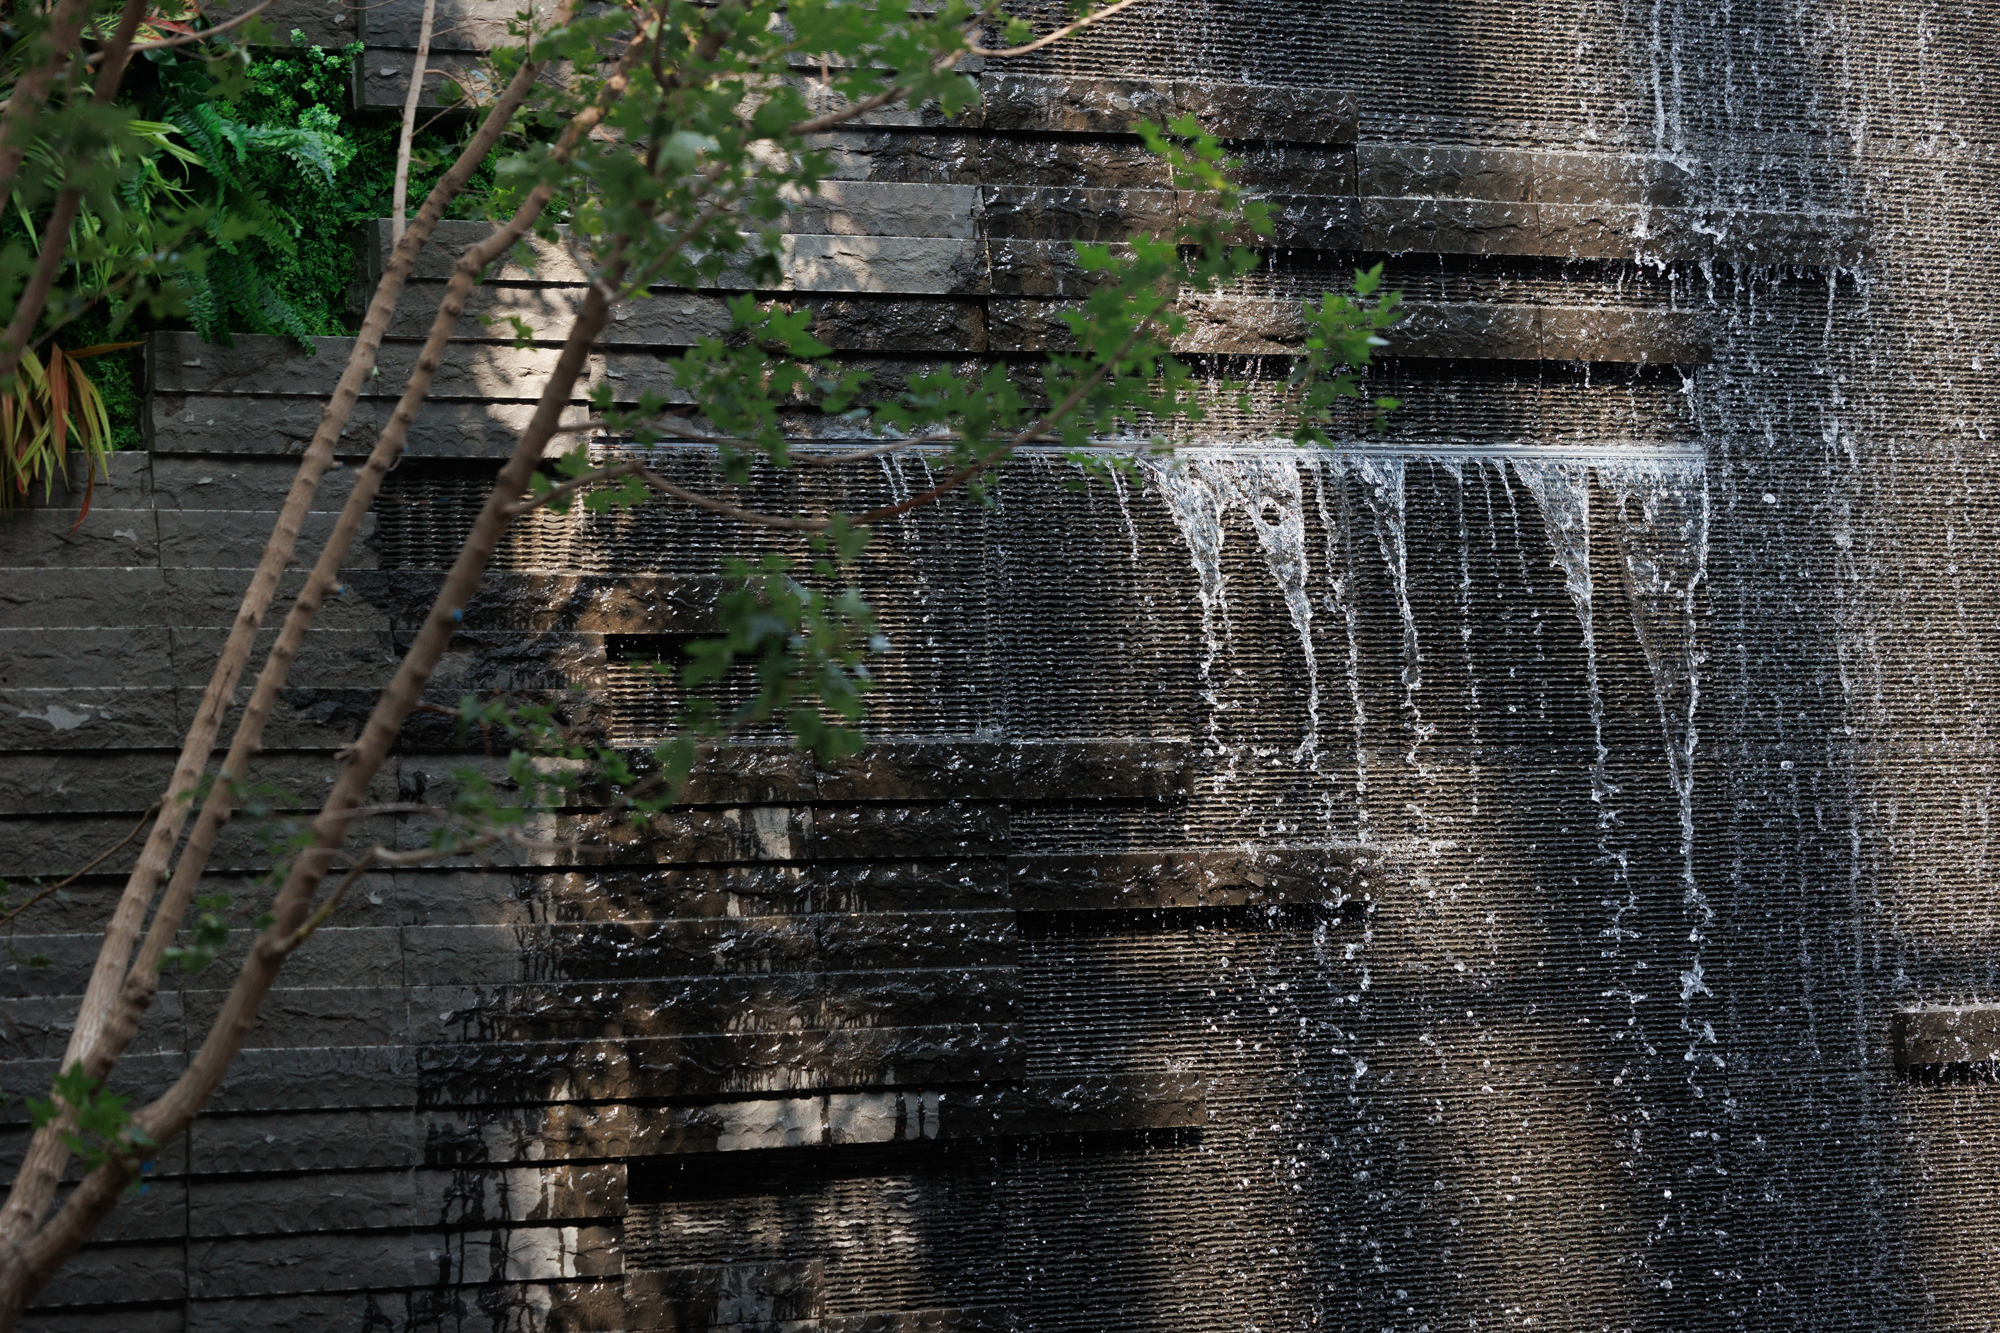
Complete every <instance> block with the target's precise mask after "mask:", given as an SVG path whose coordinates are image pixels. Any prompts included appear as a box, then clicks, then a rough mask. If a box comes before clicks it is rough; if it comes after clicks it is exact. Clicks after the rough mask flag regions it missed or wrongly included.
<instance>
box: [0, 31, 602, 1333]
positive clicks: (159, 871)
mask: <svg viewBox="0 0 2000 1333" xmlns="http://www.w3.org/2000/svg"><path fill="white" fill-rule="evenodd" d="M573 3H574V0H568V2H566V3H565V4H563V5H562V6H561V7H560V8H559V9H558V10H557V12H556V15H555V22H556V24H558V25H560V24H563V23H566V22H568V19H569V14H570V11H571V9H572V7H573ZM545 65H546V62H537V61H529V62H525V63H524V64H523V65H522V66H521V68H520V69H519V70H517V71H516V72H515V75H514V78H513V79H512V80H511V81H510V82H509V83H508V85H507V88H506V90H505V91H504V92H503V93H502V94H501V96H500V98H499V100H498V101H497V102H496V103H495V104H494V105H493V107H492V109H491V110H490V111H489V112H488V113H487V116H486V119H485V120H484V121H483V122H482V123H481V125H480V127H479V130H478V132H477V133H476V134H474V136H473V138H472V141H471V142H470V143H468V144H467V145H466V148H465V151H464V152H463V153H461V154H460V155H459V159H458V161H457V162H455V163H453V165H452V167H451V170H449V171H447V172H446V173H445V175H444V177H443V178H442V179H441V180H439V181H438V183H437V185H436V187H435V188H433V189H432V191H431V193H430V196H429V197H428V198H427V199H425V201H424V206H423V208H422V209H421V210H419V211H418V213H417V216H416V217H415V219H413V220H412V223H411V226H410V229H409V231H407V232H406V233H405V234H404V236H403V239H402V241H401V242H400V243H399V244H398V245H397V246H396V248H395V251H394V253H393V254H392V255H391V257H390V261H389V264H388V266H387V271H385V272H384V273H383V275H382V280H381V282H380V283H378V284H377V285H376V289H375V297H374V299H373V301H372V302H371V303H370V305H369V307H368V314H367V317H366V318H365V319H364V320H363V321H362V325H361V331H360V333H359V334H358V335H357V336H356V338H355V344H354V350H353V352H352V354H351V355H350V356H349V357H348V361H347V367H346V369H345V370H344V371H343V372H342V373H341V377H340V383H339V385H338V386H337V387H336V388H335V390H334V393H333V397H332V399H331V401H329V402H328V404H327V406H326V410H325V411H324V412H323V413H322V414H321V417H320V424H319V429H318V430H317V431H316V432H315V433H314V435H313V439H312V443H311V444H310V445H308V446H307V448H306V451H305V456H304V457H303V458H302V459H300V461H299V471H298V475H297V476H296V477H295V478H294V479H293V482H292V487H291V490H290V492H289V493H288V494H287V495H286V496H285V503H284V506H283V508H282V509H281V510H280V511H279V514H278V521H277V523H276V525H275V526H274V527H273V529H272V532H271V536H270V539H269V541H268V542H267V543H266V544H265V547H264V554H263V556H262V558H261V559H260V560H259V562H258V566H257V570H256V573H255V574H254V575H253V576H252V578H251V581H250V587H249V589H248V590H247V591H246V592H245V593H244V595H243V603H242V605H241V606H240V607H239V608H238V610H237V613H236V621H235V624H234V625H233V626H232V627H231V629H230V634H229V641H228V642H227V643H226V644H225V645H224V647H223V650H222V655H221V657H220V658H218V659H217V661H216V664H215V672H214V674H213V676H212V677H211V678H210V680H209V684H208V689H207V691H206V692H205V693H204V694H203V696H202V701H201V707H200V709H199V711H198V712H197V713H196V716H195V722H194V725H193V727H191V728H190V729H189V731H188V735H187V739H186V741H185V742H184V743H183V745H182V747H181V753H180V758H179V761H178V762H177V763H176V765H175V767H174V773H173V777H172V779H171V780H170V782H169V785H168V787H167V791H166V794H165V796H164V797H162V799H161V803H160V814H159V817H158V819H157V820H156V821H155V822H154V824H153V829H152V833H151V834H150V836H148V838H147V839H146V844H145V846H144V847H143V848H142V849H141V851H140V853H139V860H138V863H137V864H136V865H135V866H134V867H133V868H132V873H131V875H130V877H129V878H128V879H127V881H126V885H125V889H124V892H123V893H122V894H121V896H120V898H119V901H118V905H117V907H116V908H115V909H114V911H113V913H112V917H111V921H110V924H109V925H107V926H106V928H105V938H104V944H103V945H102V946H101V948H100V949H99V951H98V955H97V962H96V965H95V967H94V968H93V969H92V971H91V976H90V982H89V984H88V986H87V987H86V989H85V991H84V998H83V1001H82V1003H81V1004H80V1005H79V1007H78V1009H77V1018H76V1026H75V1027H74V1028H73V1029H72V1030H71V1032H70V1040H69V1045H68V1048H67V1049H66V1050H65V1052H64V1054H63V1062H62V1067H63V1068H65V1069H67V1068H69V1067H70V1066H71V1065H73V1064H75V1063H77V1062H78V1061H80V1060H82V1059H83V1058H84V1056H85V1055H86V1054H87V1053H89V1052H90V1051H91V1050H92V1049H93V1048H94V1047H95V1046H96V1045H97V1044H98V1040H99V1038H100V1037H101V1036H102V1034H103V1030H104V1027H105V1025H106V1024H107V1022H109V1020H110V1018H111V1016H112V1013H113V1011H114V1009H115V1007H116V1006H117V1002H118V997H119V994H120V993H121V991H122V990H123V988H124V983H125V975H126V972H127V968H128V963H129V961H130V959H131V956H132V948H133V945H134V944H135V943H137V941H138V938H139V929H140V927H141V926H142V925H143V924H144V923H145V919H146V913H147V909H148V908H149V907H150V906H151V905H152V902H153V898H154V895H155V894H156V893H157V892H158V890H159V887H160V883H161V881H162V880H164V879H165V878H166V875H167V869H168V865H169V856H170V855H171V853H172V851H173V848H174V844H175V843H176V842H177V841H179V838H180V833H181V829H182V827H183V826H184V824H185V823H186V820H187V816H188V812H189V808H190V806H191V805H192V799H191V798H192V795H193V793H194V791H195V789H196V787H197V785H198V784H199V782H200V780H201V775H202V771H203V770H204V769H205V768H206V767H207V765H208V758H209V754H210V752H211V751H212V750H213V749H214V747H215V740H216V736H217V734H218V733H219V732H220V731H221V729H222V718H223V715H224V714H225V713H226V712H227V711H228V709H229V707H230V705H231V702H232V700H233V697H234V695H235V692H236V683H237V681H238V680H239V679H240V678H241V676H242V673H243V668H244V666H245V665H246V664H247V663H248V661H249V657H250V649H251V646H252V643H253V641H254V640H255V638H256V635H257V631H258V629H259V628H260V627H261V626H262V625H263V621H264V612H265V610H266V609H267V608H268V607H269V606H270V603H271V597H272V595H273V594H274V593H275V592H276V590H277V585H278V580H279V578H280V577H281V576H282V575H283V573H284V571H285V567H286V566H287V565H289V564H290V563H291V559H292V552H293V549H294V548H295V547H296V545H297V542H298V535H299V530H300V528H301V527H302V526H303V524H304V522H305V516H306V512H307V510H308V509H309V507H310V506H311V504H312V499H313V496H314V494H315V493H316V492H317V491H318V489H319V483H320V479H321V478H322V477H323V476H324V475H325V473H326V469H327V465H328V464H329V463H331V462H332V461H333V449H334V445H335V444H336V443H337V442H338V440H339V438H340V434H341V431H342V430H343V428H345V426H346V425H347V421H348V419H349V417H351V416H352V415H353V412H354V405H355V403H356V401H357V400H358V399H359V398H360V396H361V389H362V386H363V385H364V384H366V383H367V382H368V379H369V378H370V376H371V375H373V373H374V370H375V358H376V355H377V353H378V351H379V350H380V348H381V344H382V337H383V335H384V333H385V332H386V331H387V329H388V327H389V320H390V317H391V316H392V315H393V314H394V313H395V309H396V302H397V300H398V299H399V298H400V297H401V295H402V291H403V285H404V283H405V282H406V281H407V280H408V278H409V275H410V271H411V269H412V268H413V267H414V266H415V264H416V258H417V254H418V253H419V252H420V251H421V250H422V248H423V246H424V243H425V242H426V241H428V240H429V238H430V235H431V232H432V231H433V230H435V228H436V226H437V223H438V220H439V219H440V218H442V217H443V216H444V210H445V207H446V205H447V204H449V203H450V202H451V200H453V199H454V198H456V197H457V196H458V194H459V193H460V192H461V191H462V190H463V189H464V188H465V185H466V183H467V182H468V181H469V180H470V179H471V178H472V173H473V172H474V171H475V170H477V169H478V167H479V165H480V164H481V163H482V162H483V161H484V160H485V158H486V155H487V154H488V153H490V152H491V151H492V149H493V146H494V145H495V144H496V143H498V142H499V139H500V135H501V132H502V131H503V130H505V128H506V126H507V122H508V121H509V120H510V119H511V118H512V116H513V113H514V112H515V111H516V110H517V109H518V108H519V107H520V105H521V104H522V103H523V102H524V101H525V100H526V99H527V96H528V93H529V91H530V90H531V89H532V88H533V86H534V83H535V80H536V79H537V78H539V77H540V75H541V72H542V70H543V68H544V67H545ZM66 1119H67V1117H66V1115H65V1118H64V1119H63V1120H59V1121H57V1122H56V1123H54V1124H51V1125H48V1126H44V1127H43V1128H42V1129H40V1130H37V1131H36V1133H35V1135H34V1138H33V1139H32V1141H31V1142H30V1144H29V1148H28V1153H27V1156H26V1158H25V1159H24V1160H23V1162H22V1165H21V1168H20V1170H19V1172H18V1173H17V1174H16V1175H15V1177H14V1185H13V1188H12V1189H11V1190H10V1191H9V1193H8V1196H7V1202H6V1205H5V1207H4V1208H0V1241H11V1242H14V1243H15V1244H17V1245H18V1244H19V1243H20V1242H21V1241H22V1239H23V1238H24V1237H26V1236H27V1235H28V1234H29V1233H30V1232H31V1231H32V1230H33V1228H34V1227H35V1224H36V1222H37V1221H38V1220H39V1219H40V1218H41V1216H42V1214H43V1213H44V1212H45V1211H46V1210H47V1208H48V1206H49V1202H50V1200H51V1199H53V1198H54V1196H55V1188H56V1182H57V1180H58V1179H59V1178H60V1177H61V1175H62V1171H63V1167H64V1165H65V1164H66V1163H67V1162H68V1160H69V1150H68V1148H67V1147H65V1146H64V1144H63V1141H62V1137H61V1131H62V1130H63V1129H64V1128H66ZM15 1253H17V1252H16V1251H14V1250H12V1249H10V1248H6V1247H4V1246H0V1295H3V1294H4V1292H5V1291H6V1290H7V1289H8V1288H9V1287H10V1286H11V1285H12V1284H11V1283H10V1282H9V1281H8V1273H9V1271H10V1270H11V1268H12V1267H13V1262H14V1261H13V1258H12V1256H13V1255H14V1254H15ZM5 1319H6V1313H5V1308H4V1299H0V1328H4V1327H5V1326H6V1325H5V1322H4V1321H5Z"/></svg>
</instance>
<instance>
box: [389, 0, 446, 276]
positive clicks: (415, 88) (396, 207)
mask: <svg viewBox="0 0 2000 1333" xmlns="http://www.w3.org/2000/svg"><path fill="white" fill-rule="evenodd" d="M436 18H437V0H424V20H423V24H422V25H421V26H420V27H419V28H418V30H417V60H416V63H415V64H414V65H412V66H411V67H410V93H409V96H407V97H405V98H404V99H403V132H402V134H401V136H400V137H398V138H397V140H396V182H395V186H394V188H393V189H392V191H391V195H392V198H391V201H390V204H389V236H390V240H391V241H392V242H393V241H400V240H402V239H403V205H404V204H405V203H406V202H407V201H408V200H409V197H410V141H411V140H413V139H415V138H416V137H417V103H419V102H421V101H422V100H423V96H424V73H425V66H427V65H429V64H430V63H431V24H432V22H433V21H434V20H435V19H436Z"/></svg>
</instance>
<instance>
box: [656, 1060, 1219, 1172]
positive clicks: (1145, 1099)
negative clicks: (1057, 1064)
mask: <svg viewBox="0 0 2000 1333" xmlns="http://www.w3.org/2000/svg"><path fill="white" fill-rule="evenodd" d="M633 1115H634V1118H635V1131H634V1132H635V1142H634V1145H633V1146H634V1151H635V1152H636V1153H639V1154H642V1155H644V1154H653V1153H659V1154H681V1153H711V1152H743V1151H755V1150H768V1149H785V1148H822V1147H823V1148H837V1147H852V1146H859V1145H864V1144H890V1143H913V1144H914V1143H931V1142H936V1141H940V1140H948V1139H981V1138H995V1137H1042V1136H1048V1135H1057V1134H1093V1133H1103V1132H1116V1131H1121V1130H1155V1129H1189V1128H1196V1127H1199V1126H1201V1125H1205V1124H1207V1123H1208V1109H1207V1105H1206V1103H1205V1102H1204V1100H1203V1098H1202V1094H1201V1090H1200V1086H1199V1084H1198V1082H1197V1081H1196V1080H1195V1079H1193V1078H1191V1077H1184V1076H1168V1077H1165V1078H1159V1079H1149V1078H1142V1077H1136V1076H1111V1077H1106V1078H1101V1079H1093V1080H1090V1081H1087V1082H1083V1083H1076V1084H1057V1083H1054V1082H1052V1081H1046V1080H1037V1081H1031V1082H1028V1083H1025V1084H1023V1085H1021V1086H1018V1087H1012V1088H1002V1089H977V1090H965V1089H959V1088H947V1089H944V1090H942V1091H939V1090H935V1089H929V1090H925V1089H907V1090H906V1089H896V1090H885V1091H881V1092H859V1093H823V1094H821V1095H819V1096H816V1097H802V1098H760V1099H756V1100H750V1101H739V1102H715V1103H710V1104H708V1105H704V1106H694V1107H666V1108H661V1109H657V1110H635V1111H634V1112H633Z"/></svg>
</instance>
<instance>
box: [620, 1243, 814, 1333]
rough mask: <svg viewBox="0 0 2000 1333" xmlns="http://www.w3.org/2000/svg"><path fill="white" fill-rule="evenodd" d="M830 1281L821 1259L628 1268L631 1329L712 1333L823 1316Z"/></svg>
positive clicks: (628, 1324)
mask: <svg viewBox="0 0 2000 1333" xmlns="http://www.w3.org/2000/svg"><path fill="white" fill-rule="evenodd" d="M825 1284H826V1274H825V1268H824V1265H823V1264H822V1263H821V1262H820V1261H819V1260H816V1259H815V1260H808V1261H803V1262H797V1263H745V1264H712V1265H705V1266H702V1267H690V1268H665V1269H654V1270H651V1271H634V1272H628V1273H627V1274H626V1275H625V1326H626V1328H627V1329H629V1330H631V1333H709V1330H711V1329H728V1328H741V1327H749V1328H759V1327H783V1326H786V1325H790V1324H792V1323H793V1322H794V1321H801V1320H812V1321H817V1320H818V1319H819V1317H820V1316H821V1315H822V1314H823V1313H824V1312H825V1308H826V1293H825ZM811 1327H815V1328H816V1327H818V1324H817V1323H816V1322H815V1323H813V1324H812V1325H811Z"/></svg>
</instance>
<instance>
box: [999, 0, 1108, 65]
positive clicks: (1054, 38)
mask: <svg viewBox="0 0 2000 1333" xmlns="http://www.w3.org/2000/svg"><path fill="white" fill-rule="evenodd" d="M1138 3H1139V0H1117V3H1116V4H1110V5H1106V6H1105V7H1104V8H1102V9H1100V10H1098V11H1097V12H1096V13H1095V14H1086V15H1084V16H1083V17H1082V18H1080V19H1078V20H1077V21H1076V22H1074V23H1072V24H1070V25H1069V26H1068V27H1064V28H1057V29H1056V30H1055V31H1054V32H1052V33H1050V34H1049V35H1048V36H1046V37H1037V38H1036V39H1035V40H1034V41H1032V42H1029V43H1028V44H1027V45H1026V46H1012V47H1007V48H1005V49H1003V50H998V51H993V50H988V49H987V48H986V47H983V46H971V47H969V48H968V50H969V52H970V53H971V54H972V55H976V56H985V57H986V58H987V59H989V60H996V59H997V60H1011V59H1013V58H1015V57H1016V56H1024V55H1027V54H1029V53H1030V52H1033V51H1039V50H1041V49H1042V48H1043V47H1045V46H1049V45H1052V44H1054V43H1056V42H1059V41H1061V40H1062V39H1063V38H1065V37H1067V36H1069V35H1070V34H1071V33H1073V32H1080V31H1082V30H1083V29H1084V28H1088V27H1089V26H1090V25H1091V24H1093V23H1102V22H1103V21H1104V20H1105V19H1108V18H1110V17H1111V16H1112V15H1113V14H1116V13H1117V12H1118V11H1119V10H1121V9H1128V8H1130V7H1131V6H1133V5H1136V4H1138Z"/></svg>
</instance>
